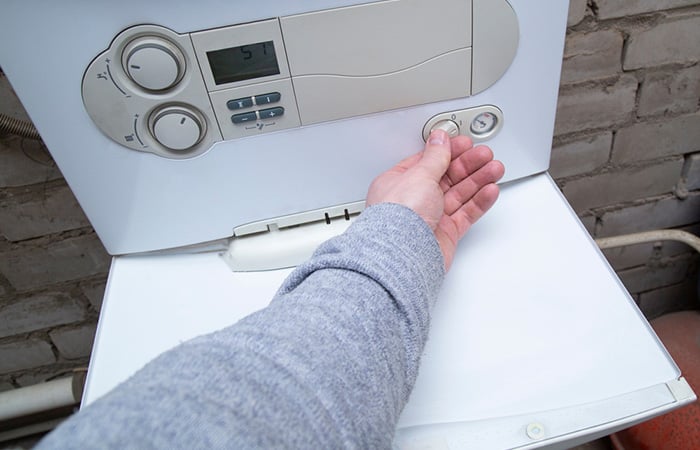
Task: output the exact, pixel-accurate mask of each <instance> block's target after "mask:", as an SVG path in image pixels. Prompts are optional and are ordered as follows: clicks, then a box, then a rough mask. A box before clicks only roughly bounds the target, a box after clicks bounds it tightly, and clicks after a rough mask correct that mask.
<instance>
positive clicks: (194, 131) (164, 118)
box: [151, 106, 205, 151]
mask: <svg viewBox="0 0 700 450" xmlns="http://www.w3.org/2000/svg"><path fill="white" fill-rule="evenodd" d="M152 117H153V118H152V120H151V132H152V133H153V137H154V138H156V140H157V141H158V142H159V143H160V144H161V145H163V146H164V147H166V148H168V149H170V150H176V151H184V150H188V149H190V148H192V147H194V146H195V145H197V144H198V143H199V141H200V140H201V139H202V137H203V136H204V132H205V122H204V120H203V119H202V118H201V115H200V114H198V113H197V111H196V110H194V109H189V108H188V107H185V106H170V107H167V108H163V109H161V110H159V111H157V112H156V113H155V114H154V115H153V116H152Z"/></svg>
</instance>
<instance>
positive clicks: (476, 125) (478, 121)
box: [470, 112, 498, 136]
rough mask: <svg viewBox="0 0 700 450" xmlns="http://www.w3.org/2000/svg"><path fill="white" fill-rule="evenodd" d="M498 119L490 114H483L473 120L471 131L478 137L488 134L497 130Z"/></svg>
mask: <svg viewBox="0 0 700 450" xmlns="http://www.w3.org/2000/svg"><path fill="white" fill-rule="evenodd" d="M497 124H498V117H496V115H495V114H493V113H490V112H482V113H481V114H479V115H478V116H476V117H475V118H474V120H472V123H471V126H470V130H471V132H472V133H474V134H475V135H477V136H481V135H484V134H488V133H490V132H491V131H493V130H494V128H496V125H497Z"/></svg>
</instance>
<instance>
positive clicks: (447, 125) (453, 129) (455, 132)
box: [430, 119, 459, 138]
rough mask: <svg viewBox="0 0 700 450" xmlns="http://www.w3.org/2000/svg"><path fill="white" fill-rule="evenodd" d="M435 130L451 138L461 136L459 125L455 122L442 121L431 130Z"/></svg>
mask: <svg viewBox="0 0 700 450" xmlns="http://www.w3.org/2000/svg"><path fill="white" fill-rule="evenodd" d="M435 130H443V131H444V132H445V133H447V135H448V136H449V137H451V138H453V137H455V136H459V125H457V122H455V121H454V120H449V119H448V120H441V121H440V122H438V123H436V124H435V125H433V127H432V128H431V129H430V131H431V132H433V131H435Z"/></svg>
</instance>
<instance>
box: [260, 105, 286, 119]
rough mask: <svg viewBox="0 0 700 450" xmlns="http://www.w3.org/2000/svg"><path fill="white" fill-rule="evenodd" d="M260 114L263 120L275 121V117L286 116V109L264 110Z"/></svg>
mask: <svg viewBox="0 0 700 450" xmlns="http://www.w3.org/2000/svg"><path fill="white" fill-rule="evenodd" d="M259 114H260V118H261V119H274V118H275V117H279V116H283V115H284V108H282V107H278V108H270V109H262V110H260V111H259Z"/></svg>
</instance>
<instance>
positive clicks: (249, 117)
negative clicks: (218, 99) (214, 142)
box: [231, 112, 258, 124]
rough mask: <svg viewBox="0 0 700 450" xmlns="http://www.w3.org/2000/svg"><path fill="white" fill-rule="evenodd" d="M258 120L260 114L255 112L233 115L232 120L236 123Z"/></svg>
mask: <svg viewBox="0 0 700 450" xmlns="http://www.w3.org/2000/svg"><path fill="white" fill-rule="evenodd" d="M256 120H258V116H257V115H256V114H255V112H248V113H243V114H236V115H234V116H231V122H233V123H235V124H239V123H248V122H255V121H256Z"/></svg>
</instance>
